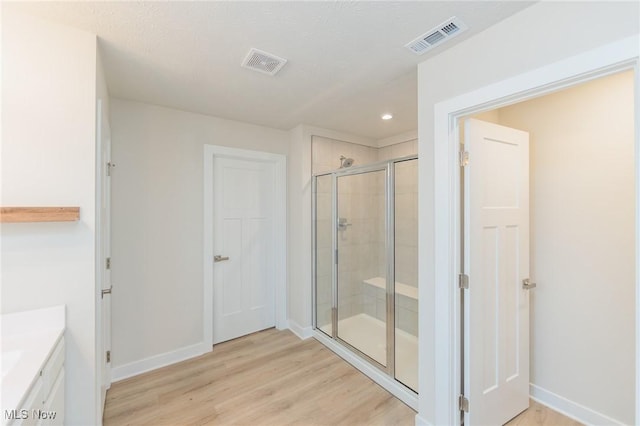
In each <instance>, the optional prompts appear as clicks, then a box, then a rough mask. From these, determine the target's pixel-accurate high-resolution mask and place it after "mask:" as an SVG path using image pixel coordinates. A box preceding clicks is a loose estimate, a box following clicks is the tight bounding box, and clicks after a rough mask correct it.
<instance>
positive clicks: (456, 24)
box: [405, 16, 467, 55]
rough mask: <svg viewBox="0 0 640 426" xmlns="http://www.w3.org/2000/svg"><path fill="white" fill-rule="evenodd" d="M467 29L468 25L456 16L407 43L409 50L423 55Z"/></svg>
mask: <svg viewBox="0 0 640 426" xmlns="http://www.w3.org/2000/svg"><path fill="white" fill-rule="evenodd" d="M466 29H467V26H466V25H465V24H464V22H462V21H461V20H460V19H458V18H456V17H455V16H454V17H452V18H449V19H447V20H446V21H444V22H443V23H442V24H440V25H438V26H437V27H435V28H434V29H432V30H431V31H427V32H426V33H424V34H422V35H421V36H420V37H418V38H417V39H415V40H413V41H412V42H411V43H408V44H406V45H405V47H407V48H408V49H409V50H411V51H412V52H413V53H416V54H418V55H422V54H423V53H424V52H426V51H427V50H430V49H432V48H434V47H436V46H438V45H440V44H442V43H444V42H445V41H447V40H449V39H450V38H453V37H455V36H457V35H458V34H460V33H461V32H463V31H464V30H466Z"/></svg>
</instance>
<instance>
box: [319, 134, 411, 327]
mask: <svg viewBox="0 0 640 426" xmlns="http://www.w3.org/2000/svg"><path fill="white" fill-rule="evenodd" d="M415 154H417V140H412V141H408V142H403V143H399V144H396V145H390V146H386V147H383V148H372V147H367V146H362V145H357V144H352V143H348V142H343V141H337V140H332V139H328V138H322V137H316V136H314V137H313V142H312V172H313V174H319V173H325V172H329V171H333V170H336V169H338V168H339V167H340V156H341V155H343V156H345V157H350V158H353V159H354V160H355V161H354V166H360V165H365V164H371V163H375V162H378V161H384V160H388V159H391V158H399V157H405V156H409V155H415ZM330 186H331V185H330V178H329V177H324V178H322V177H321V178H319V179H318V186H317V191H318V195H317V205H318V207H317V220H318V222H317V227H318V228H317V230H318V234H317V235H318V238H317V250H318V259H317V264H316V274H317V282H318V293H317V298H318V299H317V313H318V326H321V325H325V324H330V322H331V187H330ZM417 189H418V188H417V161H409V162H403V163H397V165H396V265H395V267H396V281H397V282H401V283H404V284H406V285H409V286H413V287H417V285H418V282H417V271H418V263H417V234H418V232H417V231H418V228H417V195H418V194H417ZM338 196H339V200H341V202H339V205H338V214H339V217H341V218H345V219H346V220H347V222H348V223H350V224H351V225H350V226H349V227H348V228H347V229H345V230H344V231H339V232H338V244H339V249H340V250H339V253H340V262H339V267H338V275H339V288H338V292H339V297H338V300H339V306H338V312H339V316H340V318H339V319H343V318H346V317H349V316H353V315H357V314H360V313H365V314H367V315H371V316H374V317H376V318H378V319H380V320H385V316H386V305H385V303H386V299H385V290H384V289H379V288H377V287H372V286H371V285H368V284H365V283H364V280H366V279H369V278H373V277H385V276H386V270H385V269H386V263H385V261H384V260H385V258H386V253H385V248H384V241H385V233H384V232H385V226H384V214H385V210H384V175H383V173H377V174H367V175H355V176H349V177H348V178H341V179H340V180H339V188H338ZM396 326H397V327H398V328H400V329H401V330H403V331H405V332H408V333H411V334H413V335H417V332H418V313H417V300H415V299H412V298H408V297H406V296H403V295H396Z"/></svg>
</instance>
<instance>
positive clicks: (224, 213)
mask: <svg viewBox="0 0 640 426" xmlns="http://www.w3.org/2000/svg"><path fill="white" fill-rule="evenodd" d="M213 167H214V177H213V179H214V182H213V188H214V208H213V209H214V218H213V223H214V242H213V247H214V253H215V255H217V256H219V257H220V259H219V260H217V261H216V260H215V259H211V261H212V262H214V272H213V298H214V300H213V310H214V314H213V343H214V344H216V343H220V342H224V341H226V340H230V339H234V338H236V337H240V336H244V335H246V334H249V333H253V332H255V331H259V330H264V329H265V328H269V327H273V326H274V325H275V282H274V277H275V275H274V271H275V270H274V267H273V262H274V258H273V254H274V241H275V238H274V234H273V232H274V202H273V195H274V185H275V170H274V168H275V166H274V164H273V163H266V162H261V161H253V160H240V159H229V158H221V157H217V158H215V160H214V166H213ZM227 258H228V259H227Z"/></svg>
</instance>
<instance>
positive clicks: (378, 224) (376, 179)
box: [334, 169, 388, 367]
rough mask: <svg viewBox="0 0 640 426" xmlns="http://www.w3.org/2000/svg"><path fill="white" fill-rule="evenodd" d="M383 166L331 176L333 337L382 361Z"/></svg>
mask: <svg viewBox="0 0 640 426" xmlns="http://www.w3.org/2000/svg"><path fill="white" fill-rule="evenodd" d="M385 178H386V169H379V170H372V171H366V172H361V173H357V174H344V175H338V176H337V178H336V192H337V212H336V213H337V217H336V218H335V222H334V223H335V225H336V240H337V241H336V243H337V244H336V246H337V247H336V248H337V299H338V306H337V308H338V309H337V327H336V328H337V330H336V335H337V337H338V339H340V340H342V341H343V342H345V343H347V344H348V345H349V346H351V347H352V348H354V349H356V350H357V351H359V352H361V353H362V354H364V355H366V356H367V357H369V358H371V359H372V360H374V361H375V362H377V363H378V364H380V365H381V366H382V367H386V366H387V357H388V356H387V346H388V342H387V335H388V333H387V318H388V306H387V280H386V264H387V262H386V260H385V259H386V224H387V218H386V208H385V206H386V204H385V197H386V185H385V182H386V179H385Z"/></svg>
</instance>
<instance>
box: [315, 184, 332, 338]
mask: <svg viewBox="0 0 640 426" xmlns="http://www.w3.org/2000/svg"><path fill="white" fill-rule="evenodd" d="M314 195H315V197H316V222H315V233H316V234H315V235H316V327H317V328H318V329H319V330H322V331H324V332H325V333H327V334H328V335H329V336H331V335H332V334H333V328H332V327H333V326H332V323H331V305H332V297H331V284H332V279H331V276H332V273H333V269H332V261H333V260H332V256H333V242H332V241H331V237H332V235H331V230H332V224H331V223H332V222H331V218H332V216H331V211H332V206H331V175H324V176H318V177H317V178H316V194H314Z"/></svg>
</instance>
